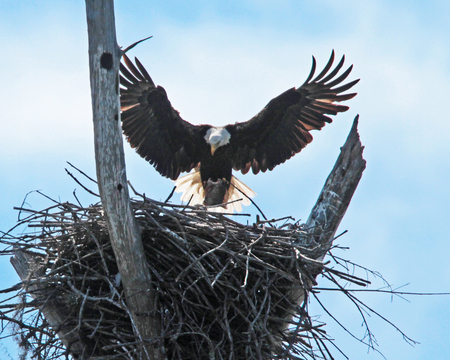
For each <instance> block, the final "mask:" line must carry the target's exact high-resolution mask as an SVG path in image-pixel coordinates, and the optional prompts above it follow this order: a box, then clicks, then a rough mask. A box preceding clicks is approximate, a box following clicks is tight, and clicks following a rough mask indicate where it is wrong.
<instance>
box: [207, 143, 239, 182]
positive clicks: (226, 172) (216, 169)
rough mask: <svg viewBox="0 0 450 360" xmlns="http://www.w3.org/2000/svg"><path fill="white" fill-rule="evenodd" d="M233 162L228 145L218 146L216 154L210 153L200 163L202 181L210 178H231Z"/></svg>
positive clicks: (228, 179) (214, 179)
mask: <svg viewBox="0 0 450 360" xmlns="http://www.w3.org/2000/svg"><path fill="white" fill-rule="evenodd" d="M231 171H232V164H231V158H230V155H229V153H228V147H227V146H223V147H220V148H218V149H217V150H216V151H215V153H214V155H211V154H208V156H207V157H205V158H204V159H203V161H202V162H201V165H200V174H201V178H202V182H204V181H207V180H209V179H211V180H213V181H216V180H218V179H225V180H227V181H230V180H231Z"/></svg>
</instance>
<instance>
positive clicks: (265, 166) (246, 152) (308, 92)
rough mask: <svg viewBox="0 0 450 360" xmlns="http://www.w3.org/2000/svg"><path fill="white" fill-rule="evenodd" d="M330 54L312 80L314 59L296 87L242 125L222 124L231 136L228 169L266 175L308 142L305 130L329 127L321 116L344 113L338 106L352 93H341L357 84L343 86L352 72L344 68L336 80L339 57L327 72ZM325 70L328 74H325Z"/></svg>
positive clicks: (325, 117)
mask: <svg viewBox="0 0 450 360" xmlns="http://www.w3.org/2000/svg"><path fill="white" fill-rule="evenodd" d="M333 61H334V51H333V52H332V53H331V57H330V60H329V61H328V63H327V65H326V66H325V68H324V69H323V70H322V71H321V72H320V74H319V75H317V76H316V77H315V78H313V77H314V73H315V70H316V60H315V59H314V57H313V65H312V68H311V72H310V74H309V76H308V78H307V79H306V81H305V82H304V83H303V85H301V86H300V87H299V88H291V89H289V90H287V91H285V92H284V93H282V94H281V95H279V96H277V97H276V98H274V99H272V100H271V101H270V102H269V103H268V104H267V106H266V107H265V108H264V109H263V110H262V111H261V112H260V113H259V114H257V115H256V116H254V117H253V118H252V119H250V120H249V121H247V122H241V123H236V124H233V125H228V126H226V127H225V128H226V129H227V130H228V132H229V133H230V134H231V138H230V145H229V146H230V153H231V156H232V163H233V168H234V169H235V170H241V171H242V172H243V173H244V174H245V173H246V172H247V171H249V170H250V169H252V171H253V173H255V174H257V173H258V172H259V171H263V172H264V171H267V170H272V169H273V168H274V167H275V166H277V165H279V164H281V163H283V162H285V161H286V160H287V159H289V158H291V157H292V156H294V155H295V154H297V153H299V152H300V151H301V150H302V149H303V148H304V147H305V146H306V145H308V144H309V143H310V142H311V141H312V135H311V134H310V131H311V130H320V129H321V128H322V127H323V126H324V125H325V124H326V123H330V122H331V118H330V117H329V116H327V115H336V114H337V113H340V112H344V111H347V109H348V106H345V105H339V104H337V103H338V102H341V101H345V100H348V99H351V98H352V97H354V96H355V95H356V93H351V94H343V92H345V91H347V90H349V89H350V88H352V87H353V86H354V85H355V84H356V83H357V82H358V81H359V80H353V81H350V82H348V83H343V82H344V80H345V79H346V78H347V76H348V75H349V74H350V72H351V70H352V66H350V67H349V68H348V69H347V70H346V71H344V72H343V73H342V75H339V76H338V75H337V74H338V72H339V71H340V70H341V68H342V66H343V65H344V57H342V59H341V61H340V62H339V63H338V64H337V65H336V67H335V68H334V69H333V70H331V67H332V65H333ZM330 70H331V71H330Z"/></svg>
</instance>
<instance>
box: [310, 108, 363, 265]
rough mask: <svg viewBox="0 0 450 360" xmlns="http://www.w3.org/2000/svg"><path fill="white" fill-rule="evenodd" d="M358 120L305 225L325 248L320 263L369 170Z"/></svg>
mask: <svg viewBox="0 0 450 360" xmlns="http://www.w3.org/2000/svg"><path fill="white" fill-rule="evenodd" d="M358 120H359V115H358V116H356V117H355V120H354V121H353V126H352V129H351V131H350V134H349V135H348V138H347V140H346V142H345V144H344V146H343V147H342V148H341V153H340V155H339V157H338V159H337V161H336V163H335V164H334V167H333V170H331V173H330V175H328V178H327V180H326V181H325V185H324V186H323V188H322V191H321V192H320V195H319V198H318V199H317V202H316V204H315V205H314V207H313V209H312V211H311V214H310V215H309V218H308V220H307V222H306V226H307V227H308V228H309V229H310V232H311V234H313V235H314V240H315V241H316V243H317V244H318V245H320V246H321V247H322V248H323V254H322V256H321V257H319V258H318V259H317V260H323V258H324V257H325V255H326V253H327V252H328V250H330V248H331V246H332V244H333V238H334V235H335V234H336V231H337V229H338V227H339V224H340V223H341V220H342V218H343V217H344V215H345V212H346V211H347V208H348V206H349V204H350V200H351V199H352V197H353V194H354V192H355V190H356V187H357V186H358V183H359V180H360V179H361V176H362V173H363V171H364V169H365V168H366V161H365V160H364V159H363V156H362V153H363V149H364V147H363V146H362V144H361V141H360V139H359V134H358Z"/></svg>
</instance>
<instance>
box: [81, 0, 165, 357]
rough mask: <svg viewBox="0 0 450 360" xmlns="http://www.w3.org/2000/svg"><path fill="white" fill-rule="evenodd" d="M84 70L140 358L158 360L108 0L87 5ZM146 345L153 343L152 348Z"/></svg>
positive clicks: (103, 190) (103, 191) (105, 199)
mask: <svg viewBox="0 0 450 360" xmlns="http://www.w3.org/2000/svg"><path fill="white" fill-rule="evenodd" d="M86 14H87V24H88V35H89V68H90V78H91V95H92V112H93V121H94V141H95V161H96V165H97V180H98V184H99V191H100V196H101V200H102V206H103V210H104V211H105V215H106V219H107V225H108V231H109V236H110V238H111V243H112V246H113V249H114V253H115V256H116V261H117V264H118V268H119V271H120V274H121V277H122V282H123V286H124V289H125V294H126V301H127V304H128V307H129V309H130V310H131V314H130V316H131V321H132V323H133V327H134V331H135V334H136V340H138V341H139V340H140V341H143V342H144V343H145V342H147V344H146V345H145V346H143V348H142V350H143V351H142V354H141V356H142V359H158V358H159V352H158V347H157V345H158V344H157V343H155V341H156V338H157V336H158V334H159V330H158V329H159V323H158V320H159V317H160V314H159V313H158V312H157V310H156V308H155V293H154V290H153V289H152V285H151V275H150V270H149V267H148V266H147V265H146V259H145V253H144V249H143V245H142V241H141V237H140V231H139V228H138V225H137V224H136V221H135V219H134V216H133V211H132V209H131V204H130V200H129V194H128V187H127V178H126V172H125V160H124V152H123V141H122V131H121V125H120V111H119V109H120V105H119V103H120V102H119V85H118V71H119V62H120V57H121V51H120V49H119V47H118V45H117V42H116V32H115V20H114V6H113V1H112V0H86ZM150 342H153V343H152V344H151V345H150V344H149V343H150Z"/></svg>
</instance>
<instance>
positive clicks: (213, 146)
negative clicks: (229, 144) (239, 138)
mask: <svg viewBox="0 0 450 360" xmlns="http://www.w3.org/2000/svg"><path fill="white" fill-rule="evenodd" d="M218 147H219V145H218V144H215V145H212V144H211V155H214V153H215V152H216V150H217V148H218Z"/></svg>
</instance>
